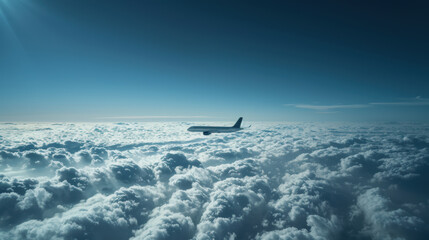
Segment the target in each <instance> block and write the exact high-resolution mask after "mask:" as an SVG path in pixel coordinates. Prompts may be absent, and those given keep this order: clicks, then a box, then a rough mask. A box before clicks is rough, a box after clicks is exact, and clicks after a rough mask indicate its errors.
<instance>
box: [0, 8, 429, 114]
mask: <svg viewBox="0 0 429 240" xmlns="http://www.w3.org/2000/svg"><path fill="white" fill-rule="evenodd" d="M428 5H429V4H428V3H427V1H421V2H414V1H401V2H396V1H332V2H330V1H154V0H153V1H140V0H126V1H125V0H121V1H119V0H118V1H110V0H103V1H99V0H0V121H123V120H132V121H140V120H166V119H167V120H194V121H206V120H207V121H209V120H210V121H211V120H221V121H225V120H227V121H232V122H234V121H235V120H236V118H237V117H238V116H243V117H245V120H246V119H247V120H250V121H257V120H258V121H259V120H267V121H352V120H356V121H424V122H428V121H429V93H428V92H429V57H428V56H429V44H428V43H429V31H428V29H429V14H428V13H427V9H428V7H429V6H428Z"/></svg>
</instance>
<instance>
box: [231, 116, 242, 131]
mask: <svg viewBox="0 0 429 240" xmlns="http://www.w3.org/2000/svg"><path fill="white" fill-rule="evenodd" d="M241 121H243V118H242V117H240V118H239V119H238V120H237V122H236V123H235V124H234V126H232V127H233V128H240V127H241Z"/></svg>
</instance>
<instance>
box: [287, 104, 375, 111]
mask: <svg viewBox="0 0 429 240" xmlns="http://www.w3.org/2000/svg"><path fill="white" fill-rule="evenodd" d="M285 106H293V107H296V108H305V109H313V110H330V109H347V108H366V107H368V104H347V105H310V104H285Z"/></svg>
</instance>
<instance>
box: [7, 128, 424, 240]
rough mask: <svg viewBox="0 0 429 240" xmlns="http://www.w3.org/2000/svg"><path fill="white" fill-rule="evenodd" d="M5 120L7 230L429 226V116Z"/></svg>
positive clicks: (297, 230)
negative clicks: (221, 122)
mask: <svg viewBox="0 0 429 240" xmlns="http://www.w3.org/2000/svg"><path fill="white" fill-rule="evenodd" d="M189 125H190V124H188V123H115V124H114V123H103V124H83V123H82V124H67V123H64V124H0V170H1V171H0V172H1V173H2V174H1V175H0V238H1V239H427V238H428V237H429V227H428V226H429V224H428V223H429V200H428V199H429V191H427V183H429V176H428V175H427V172H428V171H429V126H428V125H410V124H409V125H406V124H377V125H371V124H317V123H305V124H304V123H302V124H268V123H267V124H262V123H260V124H254V126H253V127H252V128H251V129H247V130H245V131H241V132H237V133H233V134H214V135H211V136H209V137H203V136H201V135H199V134H193V133H189V132H186V128H187V127H188V126H189Z"/></svg>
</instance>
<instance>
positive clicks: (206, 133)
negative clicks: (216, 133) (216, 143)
mask: <svg viewBox="0 0 429 240" xmlns="http://www.w3.org/2000/svg"><path fill="white" fill-rule="evenodd" d="M203 134H204V135H206V136H207V135H210V134H212V133H211V132H203Z"/></svg>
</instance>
